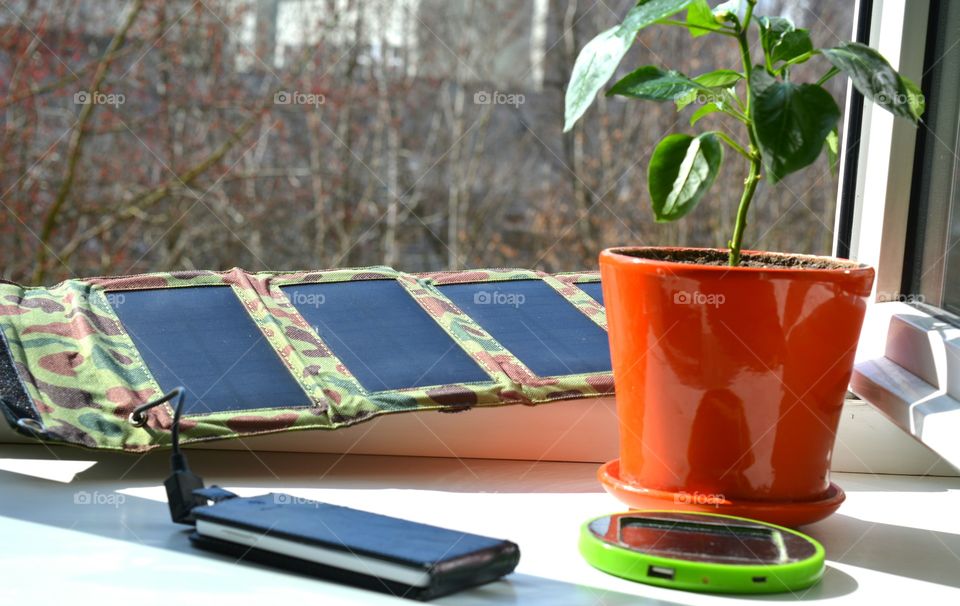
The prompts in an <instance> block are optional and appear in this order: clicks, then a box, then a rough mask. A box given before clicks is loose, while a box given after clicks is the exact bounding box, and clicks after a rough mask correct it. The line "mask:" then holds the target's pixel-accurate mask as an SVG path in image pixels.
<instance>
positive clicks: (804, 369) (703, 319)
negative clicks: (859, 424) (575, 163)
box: [600, 248, 874, 505]
mask: <svg viewBox="0 0 960 606" xmlns="http://www.w3.org/2000/svg"><path fill="white" fill-rule="evenodd" d="M644 250H649V249H642V248H637V249H610V250H606V251H604V252H603V253H602V254H601V256H600V269H601V274H602V281H603V296H604V301H605V304H606V310H607V320H608V325H609V334H610V346H611V352H612V357H613V372H614V380H615V382H616V390H617V412H618V415H619V419H620V461H619V474H620V480H621V481H622V482H624V483H625V484H628V485H630V486H633V487H640V488H642V489H644V490H650V491H654V492H661V493H672V494H682V495H686V497H685V498H687V499H689V500H691V501H693V502H694V504H696V501H700V502H702V503H705V504H709V503H710V499H711V498H712V499H715V500H722V501H724V502H729V501H737V500H749V501H782V502H790V501H811V500H816V499H824V498H825V497H826V495H827V494H828V492H829V490H830V481H829V469H830V456H831V452H832V450H833V444H834V439H835V435H836V430H837V425H838V423H839V420H840V411H841V408H842V405H843V399H844V395H845V393H846V390H847V384H848V382H849V380H850V374H851V371H852V368H853V360H854V353H855V350H856V346H857V340H858V338H859V334H860V327H861V324H862V322H863V315H864V310H865V307H866V299H865V297H867V295H869V294H870V289H871V286H872V284H873V277H874V273H873V270H872V269H870V268H869V267H865V266H861V265H858V264H855V263H850V262H846V263H845V264H844V266H843V267H841V268H839V269H789V268H748V267H737V268H729V267H725V266H705V265H694V264H686V263H677V262H668V261H658V260H651V259H644V258H642V255H643V254H644ZM659 250H661V251H662V250H671V249H659ZM672 250H674V251H679V250H683V249H672ZM686 250H689V249H686ZM636 255H641V256H636ZM834 261H835V260H834ZM841 500H842V493H841ZM837 505H839V503H837Z"/></svg>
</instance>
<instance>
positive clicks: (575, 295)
mask: <svg viewBox="0 0 960 606" xmlns="http://www.w3.org/2000/svg"><path fill="white" fill-rule="evenodd" d="M564 278H566V279H564ZM571 278H572V279H571ZM584 278H585V275H584V274H580V275H577V276H570V275H567V276H557V277H554V276H544V277H543V281H544V282H546V283H547V284H549V285H550V286H552V287H553V288H554V289H555V290H556V291H557V292H558V293H560V295H561V296H563V298H565V299H566V300H567V301H570V303H571V304H572V305H573V306H574V307H576V308H577V309H579V310H580V311H582V312H583V314H584V315H585V316H587V317H588V318H590V319H591V320H593V321H594V322H596V323H597V325H598V326H600V328H602V329H604V330H607V312H606V310H604V309H603V305H600V304H599V303H597V302H596V301H595V300H594V299H593V297H591V296H590V295H588V294H587V293H585V292H584V291H583V290H581V289H579V288H577V284H583V283H585V282H599V281H600V276H597V279H596V280H587V279H584Z"/></svg>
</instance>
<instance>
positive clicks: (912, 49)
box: [834, 0, 960, 474]
mask: <svg viewBox="0 0 960 606" xmlns="http://www.w3.org/2000/svg"><path fill="white" fill-rule="evenodd" d="M858 4H859V3H858ZM929 11H930V1H929V0H909V1H908V0H875V2H874V3H873V6H872V14H871V22H870V46H872V47H873V48H875V49H877V50H878V51H879V52H880V53H881V54H883V56H885V57H886V58H887V59H888V60H890V62H891V64H892V65H893V66H894V68H896V69H897V70H898V71H900V72H901V73H903V74H904V75H906V76H907V77H909V78H910V79H912V80H914V81H915V82H917V83H919V82H920V81H921V79H922V76H923V67H924V52H925V50H926V42H927V25H928V17H929ZM849 94H850V93H848V95H849ZM916 141H917V131H916V128H915V127H914V126H913V125H911V124H909V123H908V122H907V121H906V120H902V119H896V118H894V116H893V115H892V114H890V113H889V112H887V111H885V110H883V109H880V108H878V107H876V105H874V104H873V103H871V102H869V101H866V100H865V101H864V108H863V121H862V126H861V139H860V145H859V153H858V157H857V160H858V161H857V164H856V167H857V176H856V186H855V189H854V201H853V202H854V207H853V222H852V233H851V238H850V256H851V258H853V259H856V260H858V261H860V262H863V263H866V264H868V265H871V266H873V267H874V268H875V269H876V271H877V278H876V281H875V283H874V290H873V295H872V297H871V303H870V305H869V306H868V310H867V318H866V320H865V322H864V328H863V333H862V335H863V336H862V338H861V342H860V345H859V347H858V350H857V362H856V365H855V368H854V373H853V377H852V379H851V384H850V388H851V391H853V392H854V393H855V394H856V395H857V396H859V397H860V398H862V399H863V400H865V401H867V402H868V403H870V404H871V405H873V406H874V407H875V408H876V409H877V410H879V411H880V412H881V413H882V414H883V415H884V416H886V417H887V418H888V419H889V420H890V421H892V422H893V423H894V425H896V426H897V427H899V428H900V429H902V430H904V431H905V432H907V433H908V434H909V435H911V436H913V437H914V438H916V439H917V440H919V441H920V442H921V443H923V444H924V445H926V446H927V447H928V448H930V449H931V450H932V451H934V452H935V453H936V454H937V455H938V456H939V457H941V458H942V459H943V460H944V461H947V462H949V463H951V464H952V465H953V466H955V467H960V440H957V439H956V437H957V436H960V401H958V400H957V399H955V398H957V397H960V395H958V394H957V392H956V391H955V390H954V389H950V385H949V381H948V379H949V376H951V375H950V373H949V372H948V368H949V367H950V365H951V363H952V364H955V365H956V368H954V370H953V372H954V373H955V372H958V371H960V355H958V352H960V330H956V329H952V328H951V327H950V326H949V325H947V324H946V323H944V322H941V321H940V320H938V319H937V318H935V317H934V316H931V315H930V314H928V313H926V312H924V311H921V310H920V309H918V308H916V307H914V306H911V305H907V304H906V303H904V302H901V301H899V300H898V299H899V295H900V293H901V292H902V290H901V289H902V277H903V268H904V259H905V257H906V251H907V218H908V213H909V206H910V197H911V187H912V181H913V168H914V162H913V159H914V153H915V150H916ZM905 150H909V152H908V153H905ZM845 170H850V166H849V158H841V174H844V171H845ZM842 182H843V179H842V178H841V183H842ZM837 226H838V229H837V230H836V231H835V233H836V234H838V235H839V233H840V230H839V213H838V219H837ZM834 250H837V242H836V241H835V243H834ZM848 406H849V404H848ZM880 446H881V448H882V447H884V446H886V447H889V446H891V445H890V444H889V443H884V444H881V445H880ZM901 448H902V445H900V446H899V447H898V450H900V449H901ZM902 454H903V455H904V456H908V457H910V458H912V459H913V462H912V464H909V465H908V467H909V468H910V469H911V471H912V472H913V473H918V474H924V473H945V471H944V467H945V466H943V465H942V464H938V463H936V462H934V463H933V464H931V463H930V461H929V457H927V458H925V457H923V456H918V455H919V453H917V452H916V451H914V452H913V454H908V453H906V452H903V453H902ZM946 467H947V471H946V473H949V471H950V470H949V466H946ZM954 473H956V472H954Z"/></svg>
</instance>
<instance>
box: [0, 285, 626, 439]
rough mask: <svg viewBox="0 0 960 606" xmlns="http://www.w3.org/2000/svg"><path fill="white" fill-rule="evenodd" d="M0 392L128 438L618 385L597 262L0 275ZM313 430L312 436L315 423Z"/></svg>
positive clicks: (49, 420)
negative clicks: (52, 281)
mask: <svg viewBox="0 0 960 606" xmlns="http://www.w3.org/2000/svg"><path fill="white" fill-rule="evenodd" d="M0 336H2V339H0V410H2V412H3V414H4V416H5V417H6V419H7V420H8V421H9V422H10V423H11V425H12V426H13V427H15V428H16V429H17V430H18V431H20V432H22V433H26V434H29V435H33V436H36V437H39V438H40V439H44V440H49V441H55V442H62V443H68V444H74V445H79V446H85V447H89V448H103V449H114V450H126V451H144V450H149V449H151V448H155V447H158V446H169V444H170V429H171V422H172V416H173V415H172V410H171V409H170V407H169V406H168V405H162V406H158V407H156V408H153V409H151V410H150V411H149V412H148V413H147V416H148V420H147V423H146V425H144V426H140V427H138V426H136V425H135V424H133V423H131V422H130V421H129V416H130V413H131V412H132V411H133V410H134V408H136V407H137V406H139V405H141V404H145V403H146V402H149V401H151V400H154V399H156V398H157V397H159V396H160V395H162V394H163V393H165V392H168V391H169V390H171V389H173V388H174V387H177V386H183V387H184V388H185V390H186V393H187V399H186V407H185V410H184V417H183V420H182V421H181V425H180V429H181V439H182V441H183V442H184V443H190V442H199V441H204V440H215V439H223V438H231V437H238V436H248V435H255V434H262V433H270V432H277V431H289V430H300V429H335V428H337V427H343V426H347V425H352V424H355V423H358V422H361V421H364V420H367V419H370V418H372V417H374V416H376V415H379V414H384V413H395V412H404V411H416V410H440V411H457V410H463V409H466V408H471V407H474V406H501V405H507V404H527V405H533V404H541V403H545V402H551V401H557V400H569V399H576V398H584V397H592V396H598V395H606V394H610V393H612V392H613V379H612V375H611V371H610V358H609V351H608V349H607V336H606V315H605V313H604V309H603V306H602V295H601V293H600V289H599V276H598V275H597V274H596V273H582V274H558V275H549V274H544V273H540V272H532V271H526V270H509V269H497V270H476V271H463V272H441V273H431V274H405V273H401V272H398V271H395V270H393V269H390V268H388V267H371V268H365V269H337V270H329V271H317V272H295V273H275V272H261V273H248V272H245V271H243V270H240V269H233V270H230V271H226V272H209V271H196V272H174V273H164V274H145V275H138V276H120V277H110V278H89V279H78V280H67V281H65V282H62V283H60V284H58V285H56V286H53V287H49V288H41V287H24V286H19V285H17V284H12V283H8V282H0ZM318 439H322V436H318Z"/></svg>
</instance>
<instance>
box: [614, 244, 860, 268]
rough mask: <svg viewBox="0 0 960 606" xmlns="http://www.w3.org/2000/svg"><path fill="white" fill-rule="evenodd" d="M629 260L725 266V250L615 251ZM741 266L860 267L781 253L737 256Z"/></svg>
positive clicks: (854, 264)
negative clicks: (633, 258)
mask: <svg viewBox="0 0 960 606" xmlns="http://www.w3.org/2000/svg"><path fill="white" fill-rule="evenodd" d="M617 252H619V253H620V254H624V255H627V256H630V257H637V258H640V259H653V260H656V261H669V262H672V263H688V264H691V265H722V266H725V265H727V262H728V260H727V251H725V250H719V249H681V248H676V249H674V248H644V249H639V250H620V251H617ZM740 267H761V268H789V269H854V268H857V267H860V265H859V264H857V263H854V262H852V261H844V260H842V259H825V258H823V257H814V256H811V255H787V254H782V253H767V252H762V253H749V252H745V253H743V255H742V256H741V257H740Z"/></svg>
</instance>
